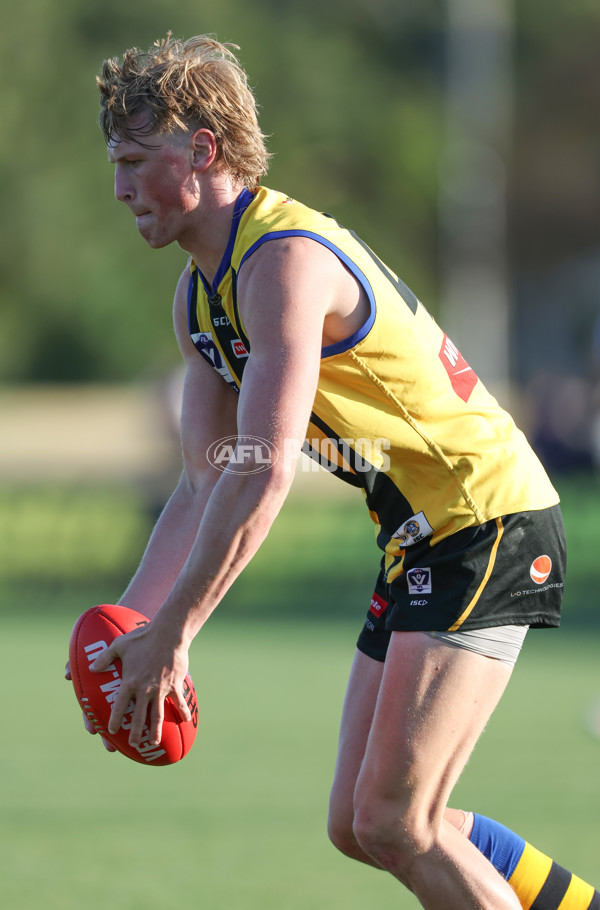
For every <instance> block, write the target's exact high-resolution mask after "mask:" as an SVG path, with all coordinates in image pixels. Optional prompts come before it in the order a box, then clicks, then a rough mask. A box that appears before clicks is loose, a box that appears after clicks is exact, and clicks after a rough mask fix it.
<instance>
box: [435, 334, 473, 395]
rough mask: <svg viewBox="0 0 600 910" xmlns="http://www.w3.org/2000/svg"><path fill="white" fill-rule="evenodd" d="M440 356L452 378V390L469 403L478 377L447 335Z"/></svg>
mask: <svg viewBox="0 0 600 910" xmlns="http://www.w3.org/2000/svg"><path fill="white" fill-rule="evenodd" d="M439 356H440V360H441V361H442V363H443V364H444V367H445V369H446V372H447V374H448V376H449V377H450V382H451V383H452V388H453V389H454V391H455V392H456V394H457V395H458V397H459V398H462V400H463V401H465V402H467V401H468V400H469V398H470V397H471V392H472V391H473V389H474V388H475V386H476V385H477V376H476V374H475V373H474V371H473V370H472V369H471V367H470V366H469V364H468V363H467V361H466V360H465V358H464V357H463V355H462V354H461V353H460V351H459V350H458V348H457V347H456V345H455V344H453V343H452V342H451V341H450V339H449V338H448V336H447V335H444V340H443V341H442V347H441V350H440V355H439Z"/></svg>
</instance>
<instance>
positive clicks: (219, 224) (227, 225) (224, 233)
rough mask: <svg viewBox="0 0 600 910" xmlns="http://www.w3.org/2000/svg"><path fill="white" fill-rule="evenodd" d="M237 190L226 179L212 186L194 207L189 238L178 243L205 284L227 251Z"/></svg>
mask: <svg viewBox="0 0 600 910" xmlns="http://www.w3.org/2000/svg"><path fill="white" fill-rule="evenodd" d="M241 191H242V186H241V185H239V184H234V183H232V182H231V181H229V180H227V181H222V182H220V183H218V184H216V185H215V186H214V187H212V188H211V192H210V193H209V194H207V196H206V197H205V198H204V199H203V200H202V203H201V205H200V206H199V208H198V212H197V218H196V219H195V223H194V228H193V231H192V232H191V234H190V237H189V239H188V238H187V237H184V238H181V239H180V241H179V245H180V246H181V247H182V249H184V250H185V251H186V252H188V253H189V254H190V255H191V257H192V259H193V260H194V262H195V263H196V265H197V266H198V268H199V269H200V271H201V272H202V274H203V275H204V277H205V278H206V280H207V281H208V282H209V283H212V281H213V279H214V277H215V275H216V274H217V271H218V269H219V266H220V264H221V261H222V259H223V256H224V254H225V250H226V249H227V243H228V241H229V235H230V233H231V223H232V219H233V212H234V208H235V203H236V199H237V198H238V196H239V194H240V192H241Z"/></svg>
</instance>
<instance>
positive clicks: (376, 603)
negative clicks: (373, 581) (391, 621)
mask: <svg viewBox="0 0 600 910" xmlns="http://www.w3.org/2000/svg"><path fill="white" fill-rule="evenodd" d="M388 606H389V604H388V602H387V600H384V599H383V597H380V596H379V594H373V597H372V598H371V606H370V607H369V612H370V613H374V614H375V616H381V615H382V614H383V613H385V611H386V610H387V608H388Z"/></svg>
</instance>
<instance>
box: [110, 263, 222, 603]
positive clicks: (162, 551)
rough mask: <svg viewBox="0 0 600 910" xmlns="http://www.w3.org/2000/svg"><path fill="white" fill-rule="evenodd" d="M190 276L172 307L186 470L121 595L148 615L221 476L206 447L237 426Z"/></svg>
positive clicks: (159, 599) (159, 600) (183, 558)
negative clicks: (191, 294) (190, 306)
mask: <svg viewBox="0 0 600 910" xmlns="http://www.w3.org/2000/svg"><path fill="white" fill-rule="evenodd" d="M188 281H189V270H188V269H186V270H185V271H184V273H183V274H182V276H181V278H180V280H179V283H178V285H177V290H176V292H175V301H174V307H173V321H174V325H175V335H176V337H177V341H178V343H179V346H180V348H181V352H182V354H183V358H184V361H185V368H186V373H185V381H184V388H183V400H182V409H181V445H182V454H183V471H182V474H181V477H180V480H179V483H178V484H177V487H176V488H175V490H174V491H173V494H172V495H171V497H170V499H169V500H168V502H167V504H166V506H165V508H164V510H163V512H162V513H161V515H160V518H159V519H158V522H157V524H156V526H155V528H154V530H153V532H152V535H151V537H150V540H149V542H148V545H147V548H146V551H145V553H144V556H143V558H142V561H141V563H140V565H139V568H138V570H137V571H136V573H135V575H134V576H133V578H132V580H131V582H130V584H129V586H128V588H127V590H126V591H125V593H124V594H123V596H122V598H121V599H120V601H119V603H121V604H122V605H123V606H126V607H130V608H132V609H133V610H137V611H138V612H140V613H143V614H144V615H145V616H148V618H150V619H151V618H152V617H153V616H154V614H155V613H156V612H157V610H158V609H159V607H160V606H161V605H162V604H163V603H164V601H165V599H166V597H167V595H168V594H169V592H170V590H171V588H172V586H173V584H174V582H175V580H176V579H177V577H178V575H179V574H180V572H181V569H182V568H183V565H184V564H185V562H186V560H187V558H188V556H189V553H190V550H191V548H192V545H193V543H194V541H195V539H196V535H197V533H198V528H199V526H200V522H201V520H202V516H203V514H204V509H205V506H206V503H207V501H208V499H209V497H210V494H211V492H212V490H213V487H214V485H215V484H216V482H217V480H218V479H219V477H220V476H221V474H220V472H219V471H218V470H216V469H215V468H214V467H213V466H212V465H211V464H210V463H209V461H208V459H207V457H206V453H207V450H208V448H209V446H211V445H212V444H213V443H214V442H215V441H216V440H217V439H221V438H223V437H224V436H233V435H235V433H236V426H237V420H236V413H237V403H238V395H237V393H236V392H235V391H234V390H233V389H232V388H230V387H229V386H228V385H227V383H225V382H223V380H222V378H221V377H220V376H219V375H218V373H217V372H216V371H215V370H214V369H213V368H212V367H211V366H210V364H208V363H207V362H206V361H205V360H204V358H203V357H202V356H201V355H200V354H199V353H198V351H197V350H196V348H195V347H194V345H193V343H192V340H191V338H190V336H189V331H188V319H187V288H188ZM199 389H201V390H202V392H201V394H198V390H199Z"/></svg>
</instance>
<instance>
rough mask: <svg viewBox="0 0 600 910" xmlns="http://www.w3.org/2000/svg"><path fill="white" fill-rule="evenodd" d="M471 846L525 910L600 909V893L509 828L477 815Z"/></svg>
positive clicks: (475, 816)
mask: <svg viewBox="0 0 600 910" xmlns="http://www.w3.org/2000/svg"><path fill="white" fill-rule="evenodd" d="M473 818H474V821H473V830H472V832H471V836H470V840H471V843H472V844H473V845H474V846H475V847H477V849H478V850H479V851H480V852H481V853H483V855H484V856H486V857H487V858H488V859H489V861H490V862H491V863H492V865H493V866H494V867H495V868H496V869H497V870H498V872H499V873H500V874H501V875H502V876H503V878H505V879H506V880H507V882H508V883H509V884H510V886H511V887H512V889H513V890H514V892H515V893H516V895H517V897H518V898H519V901H520V903H521V906H522V907H523V910H600V894H599V893H598V891H596V890H594V888H593V887H592V885H588V884H587V883H586V882H584V881H583V880H582V879H580V878H578V877H577V876H576V875H572V874H571V872H567V870H566V869H563V867H562V866H559V865H558V863H555V862H554V861H553V860H552V859H550V857H549V856H545V855H544V854H543V853H540V851H539V850H536V849H535V847H532V846H531V844H528V843H527V841H525V840H523V838H522V837H519V836H518V835H517V834H515V833H514V832H513V831H511V830H510V829H509V828H505V826H504V825H501V824H500V823H499V822H496V821H494V820H493V819H491V818H486V817H485V816H484V815H477V814H475V815H474V817H473Z"/></svg>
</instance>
